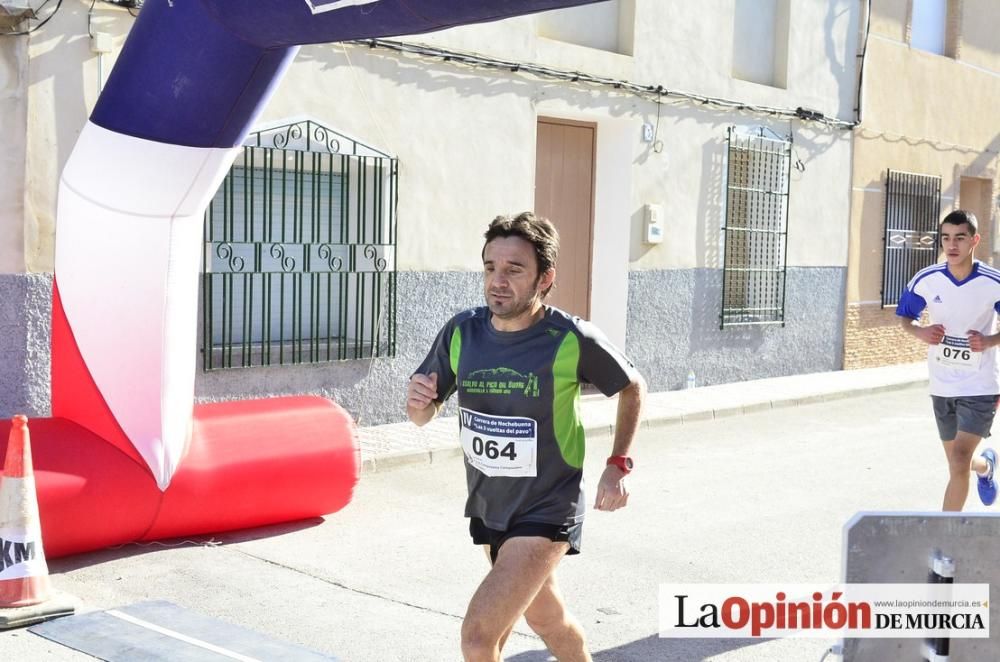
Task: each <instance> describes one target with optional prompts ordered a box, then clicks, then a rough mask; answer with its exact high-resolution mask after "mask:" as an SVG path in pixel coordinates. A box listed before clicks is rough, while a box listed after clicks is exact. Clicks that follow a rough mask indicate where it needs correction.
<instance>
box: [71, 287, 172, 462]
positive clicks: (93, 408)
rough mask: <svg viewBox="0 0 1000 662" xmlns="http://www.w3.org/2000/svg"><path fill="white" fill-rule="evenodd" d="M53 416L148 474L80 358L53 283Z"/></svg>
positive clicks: (139, 456) (137, 452)
mask: <svg viewBox="0 0 1000 662" xmlns="http://www.w3.org/2000/svg"><path fill="white" fill-rule="evenodd" d="M109 296H113V295H109ZM109 323H110V322H109ZM52 415H53V416H55V417H57V418H66V419H69V420H71V421H76V422H77V423H79V424H80V425H82V426H83V427H85V428H86V429H88V430H90V431H91V432H93V433H94V434H95V435H97V436H98V437H100V438H101V439H104V441H105V443H108V444H111V445H112V446H114V447H115V448H117V449H118V450H120V451H121V452H122V453H124V454H125V455H127V456H128V457H130V458H132V459H133V460H135V461H136V462H137V463H138V464H139V466H140V467H142V468H143V469H144V470H145V471H146V473H148V474H149V469H147V468H146V462H145V460H143V459H142V456H141V455H139V451H137V450H136V449H135V446H133V445H132V442H131V441H129V439H128V437H126V436H125V432H124V431H123V430H122V429H121V426H119V425H118V421H116V420H115V417H114V414H112V413H111V409H110V408H109V407H108V403H107V402H105V401H104V396H102V395H101V392H100V391H99V390H98V388H97V385H96V384H95V383H94V379H93V377H91V376H90V370H89V369H88V368H87V364H86V363H84V360H83V357H82V356H81V355H80V349H79V348H78V347H77V344H76V339H75V338H74V337H73V329H72V328H70V324H69V320H68V319H67V318H66V312H65V311H64V310H63V306H62V299H61V298H60V296H59V283H58V282H53V284H52ZM149 475H150V476H151V477H152V474H149Z"/></svg>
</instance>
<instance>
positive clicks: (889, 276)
mask: <svg viewBox="0 0 1000 662" xmlns="http://www.w3.org/2000/svg"><path fill="white" fill-rule="evenodd" d="M940 214H941V178H940V177H936V176H934V175H921V174H916V173H912V172H903V171H901V170H892V169H889V170H886V175H885V238H884V242H885V246H884V249H883V260H882V306H883V307H884V308H891V307H893V306H895V305H896V304H897V303H899V297H900V296H902V294H903V290H904V289H906V284H907V283H908V282H909V281H910V279H911V278H913V276H914V274H916V273H917V272H918V271H920V270H921V269H923V268H924V267H929V266H930V265H932V264H934V263H935V262H937V259H938V254H939V252H940V251H939V250H938V217H939V215H940Z"/></svg>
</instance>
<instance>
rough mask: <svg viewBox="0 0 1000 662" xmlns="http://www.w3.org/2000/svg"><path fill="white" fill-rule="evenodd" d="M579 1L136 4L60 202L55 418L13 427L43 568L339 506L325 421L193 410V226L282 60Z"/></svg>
mask: <svg viewBox="0 0 1000 662" xmlns="http://www.w3.org/2000/svg"><path fill="white" fill-rule="evenodd" d="M594 1H596V0H476V1H456V0H147V2H146V3H145V4H144V5H143V8H142V11H141V12H140V14H139V17H138V19H137V20H136V22H135V25H134V26H133V28H132V31H131V33H130V34H129V37H128V39H127V41H126V43H125V46H124V48H123V50H122V53H121V55H120V57H119V59H118V63H117V65H116V66H115V68H114V70H113V71H112V72H111V75H110V77H109V79H108V81H107V85H106V87H105V89H104V90H103V92H102V93H101V96H100V98H99V99H98V102H97V105H96V107H95V108H94V111H93V114H92V115H91V117H90V121H89V122H88V123H87V125H86V126H85V127H84V129H83V131H82V133H81V134H80V137H79V139H78V142H77V144H76V146H75V148H74V150H73V152H72V153H71V155H70V158H69V161H68V162H67V164H66V167H65V170H64V171H63V175H62V178H61V181H60V186H59V206H58V223H57V236H56V265H55V284H54V292H53V313H52V413H53V418H50V419H35V420H33V421H32V422H31V436H32V440H33V450H34V458H35V467H36V484H37V488H38V496H39V508H40V511H41V519H42V535H43V540H44V543H45V549H46V552H47V553H48V555H49V556H52V557H55V556H60V555H65V554H71V553H76V552H82V551H87V550H92V549H98V548H101V547H104V546H108V545H112V544H120V543H125V542H132V541H139V540H152V539H157V538H164V537H171V536H181V535H194V534H199V533H209V532H214V531H223V530H231V529H236V528H244V527H249V526H258V525H263V524H269V523H274V522H281V521H289V520H294V519H301V518H305V517H313V516H318V515H323V514H327V513H330V512H334V511H336V510H338V509H340V508H342V507H343V506H344V505H346V504H347V503H348V502H349V501H350V498H351V494H352V491H353V488H354V485H355V483H356V481H357V478H358V472H359V462H358V451H357V448H356V444H355V442H354V435H353V428H352V422H351V419H350V417H349V416H348V415H347V414H346V413H345V412H344V411H343V410H341V409H340V408H339V407H338V406H337V405H335V404H334V403H332V402H330V401H328V400H325V399H322V398H316V397H296V398H275V399H267V400H259V401H239V402H229V403H221V404H213V405H203V406H193V404H192V403H193V392H194V378H195V370H196V367H195V360H194V358H195V356H196V351H197V345H196V333H195V328H196V324H197V296H198V271H199V258H200V254H201V249H202V247H201V242H202V221H203V214H204V211H205V208H206V206H207V205H208V203H209V201H210V199H211V197H212V195H213V194H214V192H215V191H216V189H217V188H218V187H219V184H220V182H221V181H222V179H223V177H224V176H225V174H226V171H227V170H228V168H229V166H230V164H231V163H232V161H233V159H234V157H235V155H236V153H237V151H238V150H239V149H240V145H241V144H242V142H243V140H244V138H245V136H246V135H247V133H248V131H249V130H250V127H251V126H252V125H253V124H254V122H255V120H256V118H257V117H258V115H259V113H260V111H261V109H262V108H263V106H264V104H265V103H266V101H267V99H268V98H269V96H270V94H271V92H272V91H273V89H274V87H275V85H276V83H277V81H278V80H279V79H280V77H281V75H282V73H283V72H284V70H285V68H286V67H287V66H288V65H289V63H290V62H291V61H292V59H293V58H294V56H295V53H296V51H297V48H298V46H299V45H302V44H309V43H323V42H333V41H342V40H348V39H364V38H373V37H387V36H394V35H406V34H416V33H421V32H428V31H433V30H438V29H443V28H447V27H452V26H456V25H462V24H468V23H476V22H483V21H490V20H496V19H502V18H507V17H510V16H515V15H519V14H525V13H530V12H536V11H544V10H548V9H556V8H561V7H567V6H572V5H582V4H589V3H590V2H594ZM112 173H128V175H129V185H128V186H123V185H122V184H121V178H120V177H113V176H110V175H111V174H112ZM140 245H141V246H142V249H141V250H140V249H139V246H140ZM6 438H7V428H5V427H3V426H0V443H3V442H4V441H5V440H6Z"/></svg>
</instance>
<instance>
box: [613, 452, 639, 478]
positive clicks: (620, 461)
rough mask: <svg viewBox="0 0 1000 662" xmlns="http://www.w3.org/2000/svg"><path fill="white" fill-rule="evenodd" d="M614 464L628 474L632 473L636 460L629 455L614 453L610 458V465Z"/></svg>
mask: <svg viewBox="0 0 1000 662" xmlns="http://www.w3.org/2000/svg"><path fill="white" fill-rule="evenodd" d="M612 464H613V465H615V466H616V467H618V468H619V469H621V470H622V473H623V474H625V475H626V476H627V475H628V474H630V473H632V468H633V467H634V466H635V462H633V461H632V458H630V457H629V456H628V455H612V456H611V457H609V458H608V466H611V465H612Z"/></svg>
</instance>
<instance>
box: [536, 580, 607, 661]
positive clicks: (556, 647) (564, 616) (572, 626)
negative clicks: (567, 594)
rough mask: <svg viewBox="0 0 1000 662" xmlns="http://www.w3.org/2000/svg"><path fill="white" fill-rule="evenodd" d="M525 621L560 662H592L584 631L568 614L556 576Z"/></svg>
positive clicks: (543, 587) (547, 584) (539, 594)
mask: <svg viewBox="0 0 1000 662" xmlns="http://www.w3.org/2000/svg"><path fill="white" fill-rule="evenodd" d="M524 619H525V620H526V621H527V622H528V626H529V627H530V628H531V629H532V630H534V631H535V633H536V634H537V635H538V636H539V637H541V638H542V641H544V642H545V645H546V646H548V649H549V651H550V652H551V653H552V654H553V655H555V656H556V659H557V660H559V662H591V658H590V653H588V652H587V641H586V638H585V636H584V634H583V628H582V627H580V624H579V623H578V622H577V620H576V619H575V618H573V615H572V614H570V613H569V612H568V611H567V610H566V603H565V602H564V601H563V597H562V592H561V591H560V590H559V585H558V584H557V583H556V575H555V573H554V572H553V573H552V574H551V575H549V577H548V579H546V580H545V583H544V584H543V585H542V588H541V589H540V590H539V591H538V595H536V596H535V599H534V600H532V601H531V604H530V605H529V606H528V609H527V610H526V611H525V612H524Z"/></svg>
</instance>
